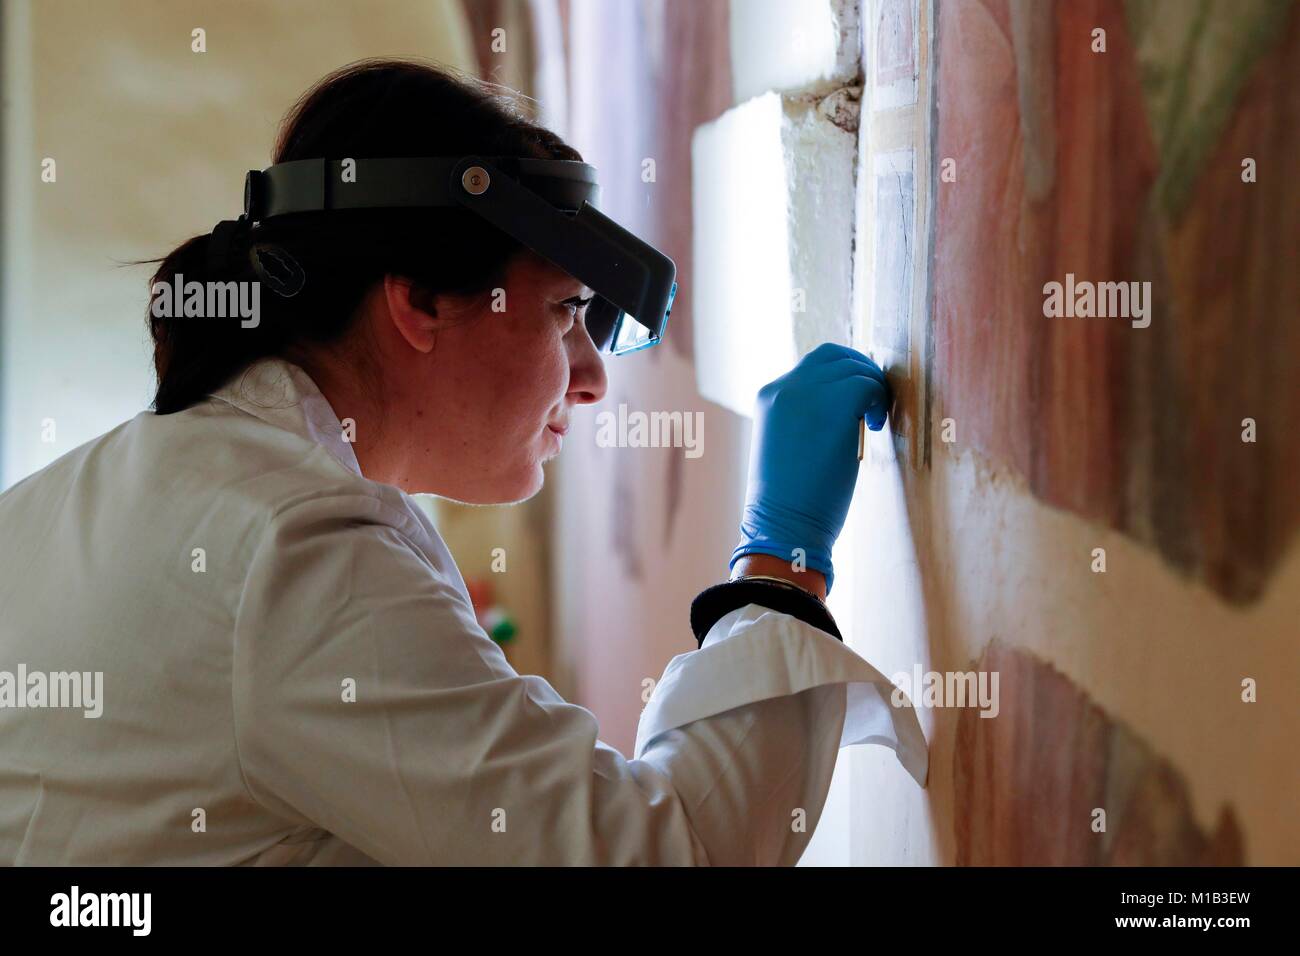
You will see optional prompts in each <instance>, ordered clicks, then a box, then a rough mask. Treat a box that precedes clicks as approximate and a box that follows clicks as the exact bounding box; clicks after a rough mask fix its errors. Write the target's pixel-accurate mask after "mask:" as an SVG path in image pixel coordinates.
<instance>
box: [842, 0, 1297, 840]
mask: <svg viewBox="0 0 1300 956" xmlns="http://www.w3.org/2000/svg"><path fill="white" fill-rule="evenodd" d="M884 6H892V7H897V6H899V4H894V3H890V2H888V0H886V2H885V3H884ZM902 6H904V7H905V6H907V4H902ZM936 6H937V14H936V12H935V7H936ZM1228 6H1229V5H1226V4H1209V5H1195V4H1164V3H1153V4H1145V3H1130V4H1123V3H1118V2H1108V0H1095V2H1085V3H1074V4H1033V3H1020V2H1015V0H1011V2H1008V0H944V2H940V3H938V4H936V5H933V6H932V5H931V4H928V3H921V4H919V5H918V6H917V8H916V9H917V15H918V16H919V18H920V22H921V24H922V31H921V32H922V34H923V33H924V29H923V27H924V23H925V22H926V20H927V18H933V19H932V20H930V22H934V23H936V25H937V38H936V41H935V43H934V44H932V45H931V46H930V47H929V48H928V51H929V54H930V55H932V56H934V57H935V58H936V59H935V61H927V56H926V50H927V48H926V46H925V45H924V44H922V45H921V47H920V50H921V62H920V64H919V66H918V74H919V79H920V82H921V85H922V90H921V100H922V102H923V103H924V101H925V95H926V90H925V85H926V84H927V83H932V84H933V94H934V100H935V111H934V113H933V114H932V115H933V118H934V119H933V135H934V141H933V144H932V145H933V152H934V160H935V161H934V163H933V164H930V165H929V166H928V172H926V171H923V174H924V175H928V176H929V177H930V184H931V186H932V187H933V189H934V201H933V203H932V205H931V207H930V208H929V209H923V208H918V209H917V210H916V212H917V215H918V218H919V219H920V221H921V223H922V225H924V223H925V222H926V220H927V218H929V219H930V220H931V225H932V227H933V236H932V241H933V254H932V259H931V261H930V263H929V264H930V267H931V273H932V275H933V283H932V285H931V286H929V287H928V288H927V289H925V290H924V292H925V296H924V297H923V299H922V300H921V301H922V302H928V303H929V305H928V308H926V309H925V310H923V311H922V313H921V315H920V316H919V317H918V321H917V322H915V323H913V325H912V326H911V328H912V330H913V331H914V332H916V333H917V335H918V338H917V339H914V340H913V342H912V345H913V346H914V347H915V349H914V350H915V351H917V352H919V353H920V354H921V356H922V360H921V361H920V362H919V363H917V366H916V368H915V371H916V372H917V374H919V375H920V376H922V378H923V380H924V381H925V383H926V389H925V391H926V392H927V393H928V394H929V396H930V407H929V412H928V415H929V417H928V425H929V436H928V439H927V438H926V436H925V434H924V430H923V429H914V430H910V431H908V432H907V433H906V434H904V435H894V436H878V437H873V446H872V455H873V457H872V460H871V462H870V464H869V467H868V468H866V469H864V472H863V474H862V477H861V486H860V488H859V495H858V498H857V500H856V501H855V508H856V510H857V514H856V516H855V518H854V527H853V543H852V548H853V550H854V555H855V557H854V561H855V568H854V571H853V574H854V579H853V580H854V585H853V592H854V609H853V625H852V627H851V628H850V630H851V633H852V634H853V639H852V640H853V643H854V645H855V647H857V648H858V649H859V650H860V651H861V652H862V653H864V654H865V655H866V656H868V657H869V658H870V659H871V660H872V661H873V662H874V663H876V664H877V666H879V667H881V668H882V670H884V671H885V673H888V674H894V673H898V672H904V673H910V672H912V671H913V669H914V668H915V667H917V666H918V665H919V667H920V669H921V670H922V671H931V670H933V671H937V672H949V671H952V672H957V671H969V670H972V669H982V670H987V671H997V672H998V673H999V674H1000V704H1001V708H1000V712H999V715H998V716H997V717H996V718H992V719H984V718H981V717H979V716H978V714H977V711H975V710H973V709H971V708H965V709H954V708H940V707H934V708H930V709H928V710H927V709H923V716H922V722H923V726H924V727H925V730H926V733H927V737H928V738H929V740H930V741H931V779H930V784H929V789H928V790H927V791H926V792H925V793H920V792H918V791H916V790H915V788H913V787H911V786H910V785H909V782H908V781H907V780H906V779H905V778H904V776H903V775H902V774H901V773H900V772H899V769H898V768H897V767H895V766H892V765H891V763H890V761H889V760H888V759H886V757H885V756H884V755H881V754H877V753H873V752H872V751H870V750H866V749H863V750H859V751H855V752H853V756H852V761H853V775H852V780H851V786H850V795H849V798H848V801H847V802H848V805H849V807H850V808H851V809H849V810H847V811H846V813H847V814H848V815H849V817H850V818H851V824H852V832H853V851H852V854H851V858H852V860H853V861H854V862H859V863H898V862H911V863H954V862H956V863H1104V862H1130V863H1196V862H1225V863H1232V862H1247V863H1253V864H1277V863H1291V864H1295V863H1297V862H1300V820H1297V818H1296V816H1295V813H1294V803H1295V794H1296V793H1297V791H1298V789H1300V759H1297V748H1296V747H1295V743H1294V742H1295V740H1296V737H1297V734H1300V709H1297V708H1296V706H1295V691H1294V688H1295V687H1296V684H1297V679H1300V645H1298V644H1297V640H1296V623H1295V622H1296V621H1297V620H1300V554H1297V549H1296V547H1295V537H1296V534H1295V527H1294V525H1295V521H1294V508H1295V496H1294V477H1293V476H1294V473H1295V471H1294V468H1293V467H1291V462H1292V460H1293V458H1294V455H1295V448H1296V445H1295V442H1294V437H1293V436H1294V435H1295V433H1296V426H1297V424H1300V421H1298V418H1300V414H1298V412H1297V405H1296V401H1297V395H1296V390H1295V382H1296V377H1295V361H1296V353H1297V349H1296V338H1295V335H1296V333H1295V322H1294V318H1295V302H1296V301H1297V298H1296V290H1295V288H1294V283H1295V281H1296V280H1295V274H1296V272H1295V269H1294V262H1293V261H1291V262H1290V263H1288V261H1287V260H1288V258H1290V259H1292V260H1293V257H1294V250H1295V249H1296V248H1300V215H1297V214H1298V213H1300V196H1297V192H1296V187H1295V185H1294V183H1293V182H1291V181H1290V179H1289V177H1290V174H1289V172H1287V169H1288V159H1287V157H1290V156H1294V143H1293V137H1294V136H1295V130H1296V129H1297V125H1296V123H1295V117H1296V110H1297V108H1298V107H1297V103H1298V101H1297V97H1296V95H1295V91H1294V86H1293V84H1288V83H1286V82H1285V81H1284V80H1283V79H1282V77H1285V76H1288V75H1293V74H1294V72H1295V65H1296V53H1297V51H1298V50H1300V46H1298V43H1300V10H1297V8H1296V7H1295V5H1293V4H1285V3H1283V4H1271V3H1257V4H1251V5H1248V6H1249V9H1245V8H1244V7H1241V6H1237V7H1234V8H1233V11H1228V10H1227V9H1226V8H1227V7H1228ZM1197 10H1200V11H1201V14H1200V16H1197V15H1196V11H1197ZM1230 12H1231V13H1232V14H1233V15H1232V16H1229V13H1230ZM1098 28H1100V29H1103V30H1105V33H1106V50H1105V52H1104V53H1103V52H1100V51H1094V49H1093V46H1092V45H1093V43H1094V41H1095V36H1094V34H1093V31H1094V30H1096V29H1098ZM931 68H933V72H930V71H931ZM868 75H870V64H868ZM922 129H924V127H922ZM1243 157H1253V158H1255V159H1256V160H1257V162H1258V166H1259V169H1260V174H1259V178H1258V180H1257V181H1256V182H1253V183H1251V182H1244V181H1243V179H1242V173H1243V167H1242V159H1243ZM945 159H952V160H954V161H955V167H954V168H955V178H954V179H952V180H947V181H946V180H944V179H943V178H942V176H941V175H940V174H941V172H942V163H943V161H944V160H945ZM1291 165H1293V164H1291ZM872 226H873V224H872V222H870V221H864V222H863V223H861V228H862V229H863V230H864V231H867V230H870V229H871V228H872ZM919 238H923V236H922V237H919ZM864 241H869V240H866V239H864ZM1288 250H1291V251H1290V252H1288ZM1067 272H1073V273H1075V274H1076V276H1077V277H1078V278H1080V279H1085V278H1086V279H1091V280H1094V281H1119V280H1135V281H1150V282H1151V283H1152V288H1153V302H1154V308H1153V311H1152V314H1151V324H1150V325H1149V326H1147V327H1145V328H1139V327H1135V326H1134V324H1133V323H1132V322H1131V321H1127V320H1125V319H1123V318H1121V319H1102V318H1092V319H1083V318H1048V317H1046V316H1044V314H1043V311H1042V309H1043V303H1044V293H1043V287H1044V283H1045V282H1048V281H1051V280H1054V279H1055V280H1061V281H1063V280H1064V279H1065V273H1067ZM870 309H871V305H870V302H868V303H867V304H865V305H864V310H863V313H862V314H861V315H860V316H859V329H860V331H861V339H860V341H863V342H866V343H870V342H872V340H873V339H872V334H873V332H874V331H875V329H876V328H877V324H876V323H875V321H874V319H875V316H873V315H872V313H871V311H870ZM1246 417H1253V418H1255V419H1257V421H1258V422H1260V423H1264V422H1267V425H1262V426H1261V427H1262V428H1263V429H1265V430H1267V432H1268V434H1267V436H1265V435H1264V434H1263V432H1262V431H1261V432H1260V433H1259V436H1258V438H1257V440H1256V441H1255V442H1253V443H1252V442H1244V441H1243V440H1242V434H1243V427H1242V424H1241V420H1242V419H1243V418H1246ZM945 426H950V428H948V436H949V437H951V440H945V434H944V429H945ZM908 440H914V441H916V442H919V443H922V444H923V445H924V452H925V453H924V454H914V453H913V454H903V453H902V452H904V451H909V452H914V450H915V449H914V448H913V447H911V446H909V445H908V444H907V442H908ZM927 461H928V464H926V462H927ZM1095 549H1104V561H1105V565H1104V566H1105V570H1104V572H1102V571H1100V567H1099V564H1098V552H1097V551H1096V550H1095ZM836 558H837V561H838V560H839V558H840V554H839V551H838V550H837V554H836ZM837 587H838V585H837ZM1246 679H1253V680H1254V681H1255V682H1257V699H1256V701H1255V702H1253V703H1248V702H1245V701H1243V680H1246ZM913 699H914V700H916V697H915V696H914V698H913ZM1097 809H1102V810H1105V811H1106V829H1105V832H1097V830H1096V829H1095V826H1094V823H1095V820H1096V815H1095V811H1096V810H1097Z"/></svg>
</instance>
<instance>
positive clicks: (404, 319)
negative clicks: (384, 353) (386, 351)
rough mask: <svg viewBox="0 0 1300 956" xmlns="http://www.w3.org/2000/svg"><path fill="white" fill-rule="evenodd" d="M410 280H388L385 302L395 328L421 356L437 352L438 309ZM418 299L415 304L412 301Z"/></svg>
mask: <svg viewBox="0 0 1300 956" xmlns="http://www.w3.org/2000/svg"><path fill="white" fill-rule="evenodd" d="M413 287H414V283H413V282H412V281H411V280H410V279H407V278H404V277H402V276H395V275H386V276H384V300H385V302H386V303H387V304H388V314H389V316H390V317H391V318H392V320H393V326H394V327H395V328H396V329H397V331H398V332H400V333H401V335H402V338H404V339H406V342H407V344H408V345H410V346H411V348H413V349H415V350H416V351H417V352H430V351H432V350H433V342H434V338H435V332H436V331H437V319H436V317H435V315H434V312H435V309H434V307H433V304H432V302H431V301H430V300H429V297H427V296H421V295H420V294H419V292H418V291H416V290H415V289H414V288H413ZM412 296H414V300H413V299H412Z"/></svg>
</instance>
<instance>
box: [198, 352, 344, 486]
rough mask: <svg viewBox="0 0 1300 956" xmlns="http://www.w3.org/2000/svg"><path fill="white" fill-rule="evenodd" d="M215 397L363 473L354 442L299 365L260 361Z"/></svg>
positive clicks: (277, 360)
mask: <svg viewBox="0 0 1300 956" xmlns="http://www.w3.org/2000/svg"><path fill="white" fill-rule="evenodd" d="M212 397H213V398H216V399H220V400H221V401H224V402H229V403H230V404H231V405H234V406H235V407H236V408H238V409H240V410H241V411H245V412H247V413H248V414H250V415H253V416H255V417H257V418H260V419H261V420H262V421H264V422H267V423H268V424H271V425H274V426H276V427H277V428H283V429H285V430H286V431H290V432H293V433H294V434H295V435H301V436H302V437H303V438H306V439H308V440H309V441H314V442H316V443H317V444H320V445H324V446H325V448H326V450H327V451H329V453H330V454H332V455H333V456H334V457H335V458H337V459H338V460H339V461H340V462H341V463H342V464H343V465H344V467H346V468H348V469H350V470H351V471H354V472H356V474H357V475H360V476H361V477H363V478H364V477H365V476H364V475H362V474H361V465H360V464H359V463H358V462H357V456H356V453H355V452H354V451H353V450H352V443H351V442H349V441H345V440H344V438H343V425H342V423H341V422H340V421H339V418H338V416H337V415H336V414H335V413H334V409H333V408H331V407H330V403H329V400H328V399H326V398H325V396H324V394H322V392H321V390H320V389H319V388H317V387H316V383H315V382H314V381H312V379H311V376H310V375H308V374H307V373H306V372H305V371H304V370H303V369H302V368H301V367H300V366H298V365H295V364H294V363H292V362H289V361H287V360H285V359H282V358H264V359H259V360H258V361H256V362H254V363H253V364H252V365H250V366H249V367H248V368H247V369H245V370H244V371H243V372H240V373H238V374H237V375H235V377H234V378H232V379H231V380H230V381H229V382H228V383H226V384H225V385H224V386H222V387H221V388H219V389H217V391H215V392H213V393H212Z"/></svg>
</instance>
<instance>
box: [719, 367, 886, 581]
mask: <svg viewBox="0 0 1300 956" xmlns="http://www.w3.org/2000/svg"><path fill="white" fill-rule="evenodd" d="M890 401H891V399H890V395H889V385H888V384H887V383H886V382H885V375H884V373H883V372H881V371H880V368H879V366H877V365H876V363H875V362H873V361H871V359H869V358H867V357H866V356H865V355H863V354H862V353H861V352H857V351H854V350H853V349H851V348H848V347H847V346H844V345H833V344H831V343H830V342H827V343H825V344H823V345H819V346H818V347H817V348H815V349H813V351H811V352H809V353H808V354H807V355H805V356H804V357H803V358H802V359H801V360H800V361H799V364H798V365H796V366H795V367H794V368H793V369H791V370H790V371H789V372H787V373H786V374H784V375H782V376H781V377H780V378H778V379H776V381H774V382H769V383H768V384H767V385H764V386H763V387H762V388H761V389H760V390H759V392H758V402H757V403H756V405H755V415H754V439H753V444H752V445H751V446H750V454H749V492H748V495H747V496H746V499H745V511H744V515H743V516H742V518H741V520H740V544H738V545H737V546H736V550H735V551H733V552H732V554H731V564H732V565H733V566H734V565H735V563H736V561H737V560H739V559H740V558H741V557H742V556H743V555H746V554H771V555H775V556H776V557H779V558H782V559H783V560H786V561H791V562H793V561H794V559H795V553H794V552H795V549H796V548H802V549H803V550H804V555H805V557H806V562H807V567H808V569H809V570H812V571H820V572H821V573H822V574H824V575H826V593H827V594H829V593H830V590H831V584H832V582H833V581H834V580H835V576H834V572H833V570H832V568H831V547H832V546H833V545H834V544H835V539H836V538H838V537H839V535H840V531H842V530H843V528H844V519H845V518H846V517H847V516H848V513H849V502H850V501H851V500H852V498H853V488H854V486H855V485H856V484H857V480H858V420H859V419H861V418H866V420H867V426H868V427H869V428H870V429H871V430H872V431H879V430H880V429H881V428H883V427H884V424H885V415H886V413H887V412H888V411H889V406H890Z"/></svg>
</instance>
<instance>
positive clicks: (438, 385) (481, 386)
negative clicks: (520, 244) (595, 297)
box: [356, 253, 607, 504]
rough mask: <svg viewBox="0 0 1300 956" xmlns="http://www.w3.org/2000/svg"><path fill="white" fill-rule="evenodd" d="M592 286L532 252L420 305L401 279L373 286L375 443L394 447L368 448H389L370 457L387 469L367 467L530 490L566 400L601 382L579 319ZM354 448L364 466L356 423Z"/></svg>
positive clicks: (453, 485) (512, 493)
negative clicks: (377, 396) (378, 402)
mask: <svg viewBox="0 0 1300 956" xmlns="http://www.w3.org/2000/svg"><path fill="white" fill-rule="evenodd" d="M591 295H592V291H591V289H589V288H588V287H587V286H585V285H584V284H583V283H581V282H579V281H578V280H576V279H574V278H572V277H571V276H569V275H568V274H567V273H565V272H563V271H562V270H560V269H559V268H557V267H556V266H554V265H551V264H550V263H548V262H546V261H545V260H543V259H541V258H540V257H538V256H535V255H533V254H532V253H524V254H522V255H519V256H516V257H515V258H514V259H513V260H512V261H511V263H510V265H509V267H508V269H507V272H506V277H505V284H504V286H502V287H501V288H500V289H498V290H494V292H493V293H492V294H490V295H487V296H478V297H475V298H474V299H472V300H469V299H460V298H456V297H448V296H438V297H436V298H435V299H434V300H433V302H432V303H428V302H423V303H422V304H423V305H424V308H421V307H419V306H417V305H416V304H415V303H412V302H411V286H410V283H409V282H407V281H406V280H402V279H399V278H397V277H393V276H390V277H388V278H387V279H385V281H384V282H383V283H382V285H381V289H380V290H379V295H378V298H380V299H382V300H383V304H384V305H386V306H387V308H386V309H383V308H380V309H376V310H372V318H373V319H376V320H377V321H376V322H375V323H374V324H375V326H377V327H378V331H379V332H380V337H379V341H380V346H381V350H382V351H383V352H384V353H385V354H383V355H382V357H381V362H382V366H381V367H382V369H383V373H382V374H383V378H384V380H385V390H386V391H388V392H389V393H390V395H389V397H388V400H387V402H386V405H385V413H386V414H385V419H386V424H385V426H384V427H383V430H382V431H383V444H384V445H385V446H387V447H388V449H390V450H397V449H401V453H400V454H397V455H392V454H390V455H387V456H386V455H385V454H384V450H383V449H375V450H373V451H374V454H373V455H371V457H372V459H373V461H374V463H375V465H376V466H380V463H381V462H382V461H383V459H384V458H385V457H387V458H388V459H389V461H388V464H387V465H383V466H380V467H377V468H376V469H374V470H377V471H378V470H383V469H386V470H387V471H388V472H389V474H388V475H386V476H380V475H376V476H375V477H379V478H380V480H385V481H389V482H390V483H392V484H396V485H398V486H399V487H402V488H403V489H405V490H407V491H408V492H427V493H432V494H437V495H441V496H443V497H447V498H452V499H455V500H457V501H465V502H470V503H474V504H497V503H505V502H513V501H522V500H524V499H526V498H529V497H531V496H532V495H534V494H536V493H537V492H538V491H539V490H540V489H541V487H542V481H543V475H542V463H543V462H544V461H547V460H548V459H550V458H554V457H555V456H556V455H558V454H559V453H560V448H561V446H562V444H563V440H564V439H563V436H564V433H565V432H566V431H567V430H568V428H569V423H570V420H571V417H572V415H573V412H574V408H575V407H576V406H578V405H589V404H592V403H594V402H598V401H600V399H601V398H602V397H603V396H604V394H605V389H606V385H607V382H606V378H605V368H604V363H603V362H602V361H601V357H600V353H598V352H597V351H596V347H595V345H594V344H593V343H592V341H591V337H590V336H589V335H588V334H587V330H586V325H585V322H584V318H585V312H586V306H585V304H583V300H587V299H590V298H591ZM418 298H419V297H418V294H417V299H418ZM375 304H376V305H380V303H379V302H376V303H375ZM374 312H380V313H384V312H386V313H387V314H386V315H382V314H381V315H378V316H376V315H375V314H374ZM431 312H432V314H430V313H431ZM386 320H387V321H386ZM358 424H359V425H360V422H358ZM356 450H357V455H358V460H359V461H361V463H362V470H363V472H364V473H366V474H367V475H368V476H370V472H369V471H367V470H366V462H365V461H364V460H363V459H362V455H363V451H364V452H367V453H369V452H370V451H371V450H370V449H364V448H363V446H362V441H361V436H360V434H358V441H357V446H356Z"/></svg>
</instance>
